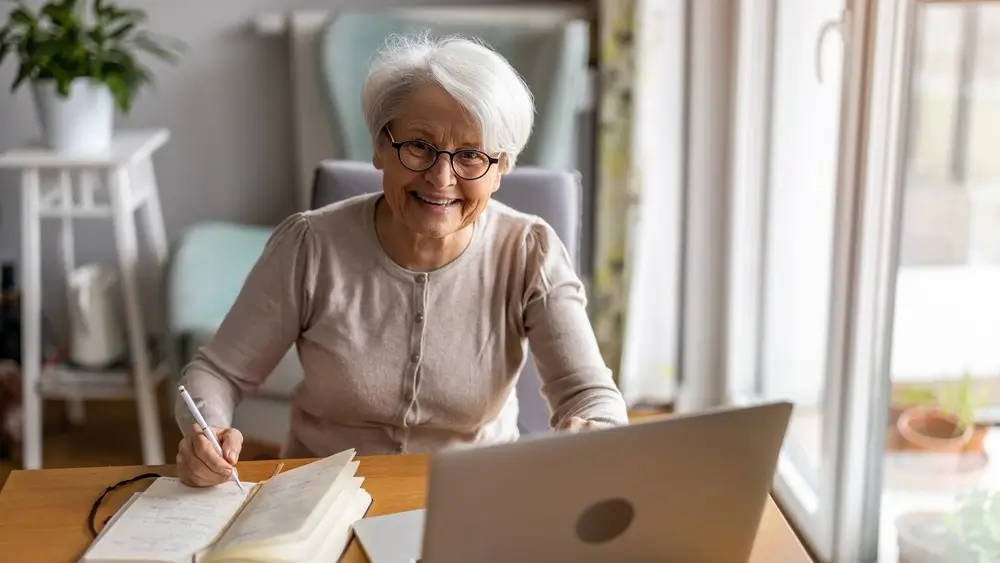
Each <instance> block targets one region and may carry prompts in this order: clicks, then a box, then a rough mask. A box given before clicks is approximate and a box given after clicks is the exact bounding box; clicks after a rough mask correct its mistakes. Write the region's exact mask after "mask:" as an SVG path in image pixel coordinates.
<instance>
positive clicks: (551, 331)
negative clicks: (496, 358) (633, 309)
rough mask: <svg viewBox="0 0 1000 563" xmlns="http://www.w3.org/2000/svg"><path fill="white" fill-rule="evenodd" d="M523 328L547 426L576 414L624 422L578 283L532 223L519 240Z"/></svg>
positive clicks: (549, 236) (547, 233)
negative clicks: (522, 269) (543, 401)
mask: <svg viewBox="0 0 1000 563" xmlns="http://www.w3.org/2000/svg"><path fill="white" fill-rule="evenodd" d="M525 259H526V261H525V295H524V301H523V307H524V309H523V310H524V328H525V333H526V335H527V338H528V343H529V346H530V348H531V353H532V355H533V356H534V359H535V365H536V367H537V368H538V374H539V377H540V378H541V380H542V394H543V396H544V397H545V398H546V400H547V401H548V404H549V408H550V410H551V412H552V418H551V420H550V424H551V426H552V427H553V428H557V429H558V428H564V427H565V426H566V425H567V424H568V423H569V420H570V419H571V418H572V417H574V416H576V417H580V418H583V419H587V420H594V421H599V422H606V423H610V424H627V423H628V414H627V411H626V407H625V401H624V399H623V398H622V395H621V393H620V392H619V390H618V388H617V386H616V385H615V382H614V379H613V378H612V376H611V370H610V369H608V367H607V365H606V364H605V362H604V359H603V358H602V356H601V351H600V348H599V347H598V344H597V337H596V336H595V334H594V330H593V328H592V327H591V324H590V319H589V318H588V316H587V311H586V304H587V300H586V295H585V291H584V287H583V283H582V282H581V281H580V278H579V276H577V274H576V271H575V270H574V268H573V264H572V261H571V260H570V257H569V253H568V252H567V251H566V248H565V246H564V245H563V243H562V241H561V240H560V239H559V237H558V235H557V234H556V232H555V230H553V229H552V227H551V226H549V225H548V224H547V223H545V222H543V221H540V220H539V221H538V222H536V223H535V224H534V225H533V226H532V227H531V229H530V230H529V231H528V234H527V237H526V240H525Z"/></svg>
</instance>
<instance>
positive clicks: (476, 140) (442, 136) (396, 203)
mask: <svg viewBox="0 0 1000 563" xmlns="http://www.w3.org/2000/svg"><path fill="white" fill-rule="evenodd" d="M387 130H388V135H387V134H382V135H380V136H379V139H378V142H377V143H376V150H375V155H374V158H373V160H372V162H373V164H374V165H375V168H377V169H379V170H381V171H382V191H383V192H384V193H385V201H386V203H387V204H388V205H389V208H390V209H391V210H392V213H393V216H394V218H395V219H396V220H397V221H399V222H400V223H402V224H403V225H405V226H406V227H407V230H408V231H410V232H411V233H412V234H413V235H415V236H417V237H428V238H445V237H448V236H450V235H453V234H455V233H458V232H460V231H462V230H464V229H465V228H466V227H468V226H470V225H472V224H473V223H474V222H475V221H476V219H477V218H478V217H479V215H480V214H481V213H482V212H483V210H485V209H486V205H487V204H488V203H489V201H490V198H491V197H492V196H493V193H494V192H496V191H497V188H499V187H500V176H501V166H502V165H503V160H501V161H500V162H498V163H495V164H493V165H492V166H490V168H489V171H487V172H486V174H485V175H484V176H482V177H481V178H478V179H475V180H465V179H463V178H461V177H459V176H458V175H456V174H455V171H454V170H453V168H452V165H451V159H450V157H449V156H448V155H447V154H441V155H439V156H438V158H437V161H436V162H435V163H434V164H433V165H432V166H431V167H430V168H428V169H427V170H425V171H423V172H414V171H413V170H411V169H410V168H407V167H406V166H404V165H403V163H402V162H400V156H399V155H398V154H397V149H395V148H394V147H393V146H392V141H393V140H394V141H397V142H405V141H418V143H410V144H407V146H405V147H403V148H402V149H401V151H402V152H401V153H399V154H400V155H402V157H403V158H404V159H407V163H408V164H410V167H411V168H419V167H418V166H413V163H414V162H416V161H419V160H420V158H421V157H426V156H427V155H431V158H433V154H434V149H438V150H446V151H451V152H456V153H457V154H456V156H455V168H457V169H459V170H463V166H464V167H465V169H471V168H473V167H474V165H475V159H476V158H478V157H477V156H476V154H475V153H472V152H470V151H481V150H483V146H482V142H481V132H480V128H479V126H478V124H477V123H476V122H475V120H473V119H472V118H471V117H469V115H468V114H467V112H466V111H465V110H464V108H462V106H461V105H460V104H459V103H458V102H457V101H456V100H455V99H454V98H452V97H451V95H449V94H448V93H447V92H445V91H444V90H443V89H442V88H440V87H438V86H434V85H427V86H424V87H422V88H420V89H418V90H417V91H416V92H415V93H414V95H413V97H412V98H411V99H410V100H409V102H408V103H407V105H406V107H405V109H404V111H403V113H402V117H400V118H398V119H395V120H393V121H392V122H391V123H389V125H388V127H387ZM390 136H391V138H390ZM463 151H465V152H463ZM491 156H496V155H491ZM463 176H470V174H467V173H463Z"/></svg>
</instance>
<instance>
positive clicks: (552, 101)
mask: <svg viewBox="0 0 1000 563" xmlns="http://www.w3.org/2000/svg"><path fill="white" fill-rule="evenodd" d="M526 8H527V7H526ZM469 12H470V13H472V12H475V10H474V9H470V10H469ZM529 20H530V18H529V19H526V20H525V21H523V22H520V23H514V22H503V23H484V22H481V21H475V22H474V21H468V22H458V21H448V22H442V21H433V20H429V19H426V18H425V17H422V16H420V15H419V13H417V12H406V11H396V10H393V11H385V10H380V11H340V10H338V11H337V12H335V13H334V15H332V16H331V18H330V21H329V22H328V24H327V27H326V29H325V30H324V31H323V33H322V35H321V37H320V40H319V41H318V49H319V50H320V51H319V53H318V58H319V60H320V75H321V78H320V81H321V84H323V85H324V88H323V89H324V92H323V94H324V96H325V99H326V102H327V112H326V113H327V115H328V118H329V119H330V122H331V133H332V137H333V140H334V144H335V145H336V146H338V147H339V149H340V151H341V154H337V155H331V157H333V158H338V159H345V160H363V161H370V160H371V158H372V141H371V135H370V133H369V131H368V128H367V126H366V125H365V121H364V116H363V115H362V113H361V112H360V111H359V109H358V108H360V107H361V93H362V87H363V84H364V79H365V76H366V75H367V72H368V65H369V64H370V62H371V60H372V58H373V56H374V55H375V53H376V52H378V50H379V49H380V48H381V47H382V46H383V45H384V44H385V41H386V39H387V38H389V37H390V36H392V35H394V34H412V33H420V32H429V33H430V34H432V35H434V36H440V35H449V34H460V35H464V36H466V37H475V38H478V39H480V40H482V41H484V42H485V43H486V44H488V45H490V46H491V47H492V48H493V49H495V50H496V51H497V52H499V53H500V54H501V55H503V56H504V57H505V58H506V59H507V60H508V62H510V64H511V65H512V66H513V67H514V68H515V69H516V70H517V71H518V72H519V73H520V74H521V76H522V77H523V78H524V80H525V82H526V83H527V85H528V88H529V89H530V90H531V92H532V94H533V96H534V99H535V110H536V111H535V115H536V122H535V127H534V130H533V132H532V136H531V140H530V141H529V143H528V145H527V146H526V147H525V149H524V150H523V151H522V153H521V154H520V155H519V156H518V163H519V164H522V165H525V166H539V167H544V168H555V169H561V170H564V169H575V168H577V163H576V155H577V150H578V149H577V133H576V132H577V129H578V127H577V118H578V115H579V113H580V110H581V108H582V107H583V104H584V99H583V96H584V95H585V92H586V88H585V84H586V80H587V59H588V54H589V43H590V24H589V23H588V22H587V21H586V20H583V19H571V20H568V21H563V22H558V23H552V22H548V23H546V24H545V25H539V24H538V23H537V22H536V23H532V22H531V21H529Z"/></svg>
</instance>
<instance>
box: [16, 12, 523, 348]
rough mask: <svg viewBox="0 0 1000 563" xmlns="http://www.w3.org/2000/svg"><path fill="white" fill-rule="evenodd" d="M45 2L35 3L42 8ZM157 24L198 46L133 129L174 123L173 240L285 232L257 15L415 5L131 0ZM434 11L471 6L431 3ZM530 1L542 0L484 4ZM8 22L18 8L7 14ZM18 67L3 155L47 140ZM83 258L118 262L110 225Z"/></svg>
mask: <svg viewBox="0 0 1000 563" xmlns="http://www.w3.org/2000/svg"><path fill="white" fill-rule="evenodd" d="M40 3H41V2H40V1H39V0H30V1H29V4H32V5H36V6H37V5H39V4H40ZM123 3H126V4H133V5H136V6H140V7H142V8H143V9H145V10H146V11H147V13H148V14H149V16H150V23H149V27H150V28H151V29H153V30H155V31H158V32H161V33H165V34H168V35H171V36H174V37H176V38H178V39H181V40H182V41H184V42H185V43H187V45H188V52H187V55H186V58H185V60H184V61H183V62H182V63H181V64H180V65H179V66H177V67H163V66H161V65H157V66H154V67H153V68H154V69H155V70H156V71H157V74H158V82H157V85H156V87H155V89H153V90H149V91H147V92H146V93H145V94H143V96H142V98H141V99H140V100H139V101H138V103H137V105H136V107H135V108H134V111H133V113H132V115H130V116H129V117H127V118H125V119H121V120H120V121H119V126H121V127H169V128H170V129H171V130H172V131H173V139H172V140H171V142H170V143H169V144H168V145H167V146H166V147H165V148H164V149H162V150H161V152H160V153H159V154H158V155H157V157H156V160H155V163H156V166H157V171H158V178H159V182H160V190H161V197H162V199H163V201H162V204H163V214H164V217H165V220H166V226H167V232H168V236H169V237H170V238H171V239H173V238H174V237H176V236H177V235H178V233H179V232H181V231H182V229H184V228H185V227H187V226H188V225H191V224H193V223H196V222H199V221H211V220H223V221H240V222H244V223H254V224H274V223H276V222H277V221H279V220H280V219H281V218H282V217H284V216H285V215H287V214H288V213H289V212H291V211H292V209H293V207H294V190H293V189H292V185H291V178H292V174H293V153H292V131H291V118H290V99H291V98H290V92H289V87H288V80H287V78H286V77H287V73H288V68H287V65H286V61H287V50H286V48H285V43H284V41H282V40H281V39H278V38H269V39H268V38H262V37H259V36H257V35H256V34H255V33H253V32H252V31H251V30H250V27H249V20H250V18H251V17H252V16H254V15H255V14H260V13H267V12H273V11H280V10H285V9H294V8H317V7H331V6H333V7H361V6H364V7H373V6H387V5H393V4H397V5H402V4H411V2H407V1H406V0H349V1H339V2H331V1H326V2H324V1H321V0H311V1H310V0H211V1H209V2H206V1H204V0H146V1H142V2H139V1H134V0H133V1H127V2H123ZM421 3H422V4H424V5H449V4H456V5H458V6H465V7H467V6H468V5H469V4H470V2H468V1H467V2H461V3H455V2H454V1H452V2H447V1H441V0H422V2H421ZM471 3H472V4H493V5H496V4H518V3H523V4H528V3H533V2H531V0H472V2H471ZM2 13H3V14H4V15H3V16H0V17H6V9H4V11H3V12H2ZM14 72H15V65H14V63H13V62H12V61H8V62H7V63H6V64H4V65H3V67H2V68H0V151H5V150H8V149H10V148H12V147H15V146H17V145H19V144H20V143H22V142H23V141H24V140H25V139H27V138H29V137H33V136H36V135H37V134H38V128H37V125H36V123H35V117H34V113H33V112H34V108H33V106H32V103H31V99H30V96H29V93H28V91H27V89H22V90H20V91H18V92H17V93H16V94H15V95H11V94H10V92H9V90H10V89H9V84H10V82H11V80H12V78H13V76H14ZM17 187H18V178H17V176H16V175H15V174H11V173H9V172H5V173H0V259H11V258H14V259H17V258H18V257H19V254H20V218H19V209H20V203H19V197H18V194H17ZM43 233H44V234H43V239H44V244H45V247H44V248H45V251H46V257H45V260H44V266H43V273H42V275H43V280H44V283H43V285H44V297H43V303H44V304H45V308H46V314H47V315H48V316H49V317H51V318H52V320H53V324H54V325H55V327H56V329H57V330H58V329H59V327H61V326H63V324H64V323H63V322H62V318H63V313H62V310H63V303H62V293H61V291H62V289H61V288H62V279H61V275H60V269H59V262H58V256H57V254H56V253H57V250H58V247H57V246H56V245H55V242H56V240H57V238H56V236H55V230H54V229H52V228H48V229H43ZM78 241H79V242H78V249H77V259H78V260H79V261H84V260H97V261H113V260H114V254H113V253H112V249H113V248H114V247H113V245H112V240H111V227H110V224H101V223H96V224H83V225H81V226H80V228H79V231H78Z"/></svg>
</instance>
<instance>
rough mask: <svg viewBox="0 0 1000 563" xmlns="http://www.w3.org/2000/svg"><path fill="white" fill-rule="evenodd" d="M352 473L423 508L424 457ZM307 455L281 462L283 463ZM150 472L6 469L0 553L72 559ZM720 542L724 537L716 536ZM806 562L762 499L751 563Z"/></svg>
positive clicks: (257, 464) (264, 466) (251, 472)
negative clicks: (92, 527) (96, 508)
mask: <svg viewBox="0 0 1000 563" xmlns="http://www.w3.org/2000/svg"><path fill="white" fill-rule="evenodd" d="M358 459H359V460H360V461H361V464H360V467H359V468H358V475H363V476H364V477H365V484H364V487H365V489H366V490H368V492H369V493H371V495H372V497H373V498H374V502H373V503H372V506H371V508H370V509H369V511H368V515H369V516H375V515H378V514H388V513H392V512H399V511H403V510H410V509H414V508H421V507H423V506H424V494H425V486H426V469H427V458H426V456H422V455H399V456H372V457H359V458H358ZM309 461H310V460H285V461H284V464H285V469H286V470H287V469H291V468H293V467H296V466H298V465H301V464H303V463H308V462H309ZM276 463H277V462H274V461H251V462H245V463H240V464H238V467H239V471H240V477H241V478H243V479H245V480H248V481H259V480H262V479H264V478H266V477H267V476H268V475H270V474H271V472H272V471H273V470H274V467H275V465H276ZM148 471H152V472H155V473H159V474H161V475H173V474H174V468H173V466H169V465H167V466H159V467H143V466H130V467H95V468H80V469H45V470H40V471H14V472H12V473H11V474H10V477H9V478H8V479H7V483H6V485H4V488H3V491H0V553H6V554H10V556H11V558H12V560H16V561H32V562H38V563H49V562H52V563H70V562H75V561H76V560H77V559H78V558H79V557H80V556H81V555H82V554H83V552H84V551H85V550H86V548H87V546H88V545H89V544H90V541H91V537H90V532H89V531H88V530H87V515H88V513H89V512H90V508H91V506H92V505H93V503H94V501H96V500H97V498H98V497H99V496H100V495H101V493H102V492H103V491H104V489H105V487H109V486H111V485H114V484H115V483H118V482H119V481H123V480H126V479H129V478H131V477H135V476H137V475H139V474H142V473H146V472H148ZM150 483H152V479H147V480H144V481H140V482H138V483H132V484H130V485H126V486H124V487H121V488H120V489H118V490H115V491H114V492H112V493H110V494H109V495H108V496H107V497H106V498H105V500H104V503H103V504H102V507H101V511H100V512H98V514H97V519H96V522H97V524H98V527H100V525H101V523H102V522H103V521H104V519H105V518H106V517H107V516H110V515H111V514H113V513H114V512H115V511H116V510H117V509H118V507H120V506H121V504H122V503H124V502H125V500H126V499H128V497H129V496H131V494H132V493H134V492H136V491H140V490H143V489H145V488H146V487H148V486H149V484H150ZM720 541H724V538H720ZM775 561H781V562H782V563H799V562H802V563H805V562H811V561H812V560H811V559H810V558H809V556H808V555H807V553H806V552H805V550H804V549H803V547H802V545H801V544H800V543H799V541H798V539H797V538H796V537H795V535H794V534H793V533H792V530H791V528H789V526H788V523H787V522H786V521H785V519H784V518H783V517H782V515H781V513H780V512H779V511H778V509H777V507H776V506H775V505H774V503H773V502H771V501H770V500H769V501H768V503H767V506H766V507H765V510H764V515H763V519H762V520H761V525H760V529H759V531H758V533H757V544H756V545H755V547H754V551H753V555H752V557H751V562H752V563H774V562H775ZM366 562H367V558H366V557H365V556H364V553H363V552H362V551H361V546H359V545H358V544H357V542H356V541H352V542H351V544H350V545H349V546H348V548H347V552H346V553H345V554H344V557H343V558H342V559H341V563H366Z"/></svg>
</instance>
